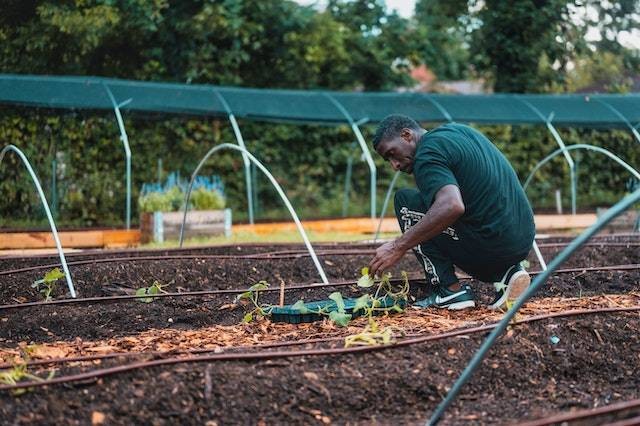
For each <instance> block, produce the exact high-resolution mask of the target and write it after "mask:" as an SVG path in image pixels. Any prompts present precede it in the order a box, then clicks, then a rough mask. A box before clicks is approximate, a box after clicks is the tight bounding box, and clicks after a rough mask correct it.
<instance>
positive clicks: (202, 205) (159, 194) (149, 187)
mask: <svg viewBox="0 0 640 426" xmlns="http://www.w3.org/2000/svg"><path fill="white" fill-rule="evenodd" d="M187 188H188V184H187V183H186V182H185V181H184V180H183V179H180V177H179V176H178V174H177V173H171V174H170V175H169V177H168V178H167V181H166V183H165V184H164V185H160V184H157V183H156V184H148V183H145V184H144V185H143V186H142V191H141V192H140V194H141V195H140V196H139V197H138V207H139V208H140V212H143V213H152V212H157V211H160V212H176V211H180V210H182V204H183V202H184V197H185V192H186V191H187ZM223 191H224V186H223V185H222V182H221V181H220V178H219V177H218V176H212V177H201V176H198V177H197V178H196V180H195V181H194V184H193V189H192V191H191V198H190V199H189V200H190V206H189V208H190V209H191V210H218V209H223V208H224V207H225V198H224V193H223Z"/></svg>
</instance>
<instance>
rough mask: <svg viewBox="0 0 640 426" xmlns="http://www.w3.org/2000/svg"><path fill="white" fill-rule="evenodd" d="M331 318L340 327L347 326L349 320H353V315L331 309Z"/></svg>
mask: <svg viewBox="0 0 640 426" xmlns="http://www.w3.org/2000/svg"><path fill="white" fill-rule="evenodd" d="M329 319H331V321H333V322H335V323H336V324H337V325H339V326H340V327H346V326H347V324H349V321H351V315H350V314H345V313H344V312H336V311H331V312H329Z"/></svg>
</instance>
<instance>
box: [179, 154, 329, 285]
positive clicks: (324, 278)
mask: <svg viewBox="0 0 640 426" xmlns="http://www.w3.org/2000/svg"><path fill="white" fill-rule="evenodd" d="M222 149H232V150H235V151H240V152H241V153H244V154H245V155H246V156H247V158H248V159H249V160H250V161H251V162H253V164H255V165H256V167H258V169H260V171H262V173H264V174H265V175H266V176H267V178H269V181H270V182H271V184H272V185H273V187H274V188H275V190H276V191H277V192H278V195H280V198H282V201H283V202H284V204H285V206H286V207H287V209H288V210H289V213H290V214H291V217H292V218H293V221H294V222H295V223H296V227H297V228H298V231H299V232H300V235H301V236H302V240H303V241H304V244H305V246H306V247H307V250H308V251H309V255H310V256H311V259H312V260H313V263H314V265H315V266H316V269H317V270H318V274H320V278H321V279H322V282H323V283H324V284H329V280H328V279H327V276H326V275H325V273H324V269H323V268H322V266H321V265H320V261H319V260H318V257H317V256H316V252H315V251H314V250H313V247H312V246H311V243H310V242H309V238H307V233H306V232H305V231H304V228H303V227H302V224H301V223H300V219H298V215H297V214H296V212H295V210H294V209H293V206H291V203H290V202H289V199H288V198H287V196H286V195H285V193H284V191H283V190H282V187H280V184H279V183H278V182H277V181H276V179H275V178H274V177H273V175H272V174H271V173H270V172H269V170H267V168H266V167H265V166H264V165H262V163H261V162H260V161H258V159H257V158H256V157H254V156H253V155H252V154H251V153H250V152H249V151H247V150H246V149H245V148H242V147H239V146H238V145H234V144H230V143H223V144H221V145H218V146H214V147H213V148H211V149H210V150H209V152H207V154H206V155H205V156H204V157H203V158H202V160H200V163H198V166H197V167H196V169H195V170H194V172H193V174H192V175H191V181H190V182H189V188H188V189H187V193H186V194H185V197H184V214H183V216H182V225H181V226H180V248H182V243H183V241H184V226H185V223H186V221H187V212H188V211H189V199H190V198H191V190H192V189H193V183H194V182H195V180H196V177H197V176H198V172H199V171H200V169H201V168H202V166H204V164H205V163H206V161H207V160H208V159H209V157H211V155H213V154H215V153H216V152H218V151H220V150H222Z"/></svg>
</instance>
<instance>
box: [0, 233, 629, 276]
mask: <svg viewBox="0 0 640 426" xmlns="http://www.w3.org/2000/svg"><path fill="white" fill-rule="evenodd" d="M567 245H568V243H542V244H538V248H555V247H566V246H567ZM582 247H625V248H631V247H640V243H636V242H627V243H617V242H607V241H603V242H599V243H598V242H592V243H586V244H583V245H582ZM316 254H317V255H318V256H362V255H372V254H375V249H373V248H371V249H360V250H357V249H353V250H320V251H316ZM66 257H67V258H68V257H70V256H69V255H67V256H66ZM304 257H309V252H308V251H305V250H281V251H272V252H264V253H252V254H242V255H232V254H182V255H179V254H168V255H160V256H131V257H107V258H92V259H84V260H76V261H71V262H67V265H70V266H81V265H90V264H94V263H95V264H97V263H112V262H135V261H141V262H156V261H157V262H160V261H163V260H187V259H196V260H197V259H248V260H274V259H301V258H304ZM7 259H14V258H7ZM1 260H4V259H2V258H0V261H1ZM59 266H61V264H60V263H49V264H46V265H34V266H26V267H24V268H17V269H7V270H4V271H0V276H2V275H11V274H18V273H23V272H30V271H37V270H40V269H52V268H56V267H59Z"/></svg>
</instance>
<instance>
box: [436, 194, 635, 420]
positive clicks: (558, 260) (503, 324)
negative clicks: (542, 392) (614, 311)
mask: <svg viewBox="0 0 640 426" xmlns="http://www.w3.org/2000/svg"><path fill="white" fill-rule="evenodd" d="M638 201H640V189H637V190H636V191H634V192H633V193H631V194H630V195H628V196H627V197H625V198H623V199H622V200H621V201H619V202H618V203H616V204H615V205H614V206H613V207H611V208H610V209H609V210H607V211H606V213H605V214H603V215H602V217H601V218H600V219H599V220H598V221H597V222H596V223H595V224H594V225H592V226H591V227H589V228H588V229H587V230H586V231H585V232H583V233H582V234H580V235H579V236H578V237H577V238H576V239H575V240H573V241H572V242H571V244H569V245H568V246H567V247H566V248H565V249H564V250H562V251H561V252H560V253H559V254H558V255H557V256H556V257H555V258H554V259H553V260H552V261H551V263H550V264H549V266H548V269H547V270H545V271H544V272H542V273H541V274H540V275H538V276H537V277H536V278H535V279H534V280H533V282H532V283H531V285H530V286H529V288H528V289H527V290H526V291H525V292H524V294H522V295H521V296H520V297H519V298H518V300H516V301H515V303H514V305H513V307H512V308H511V309H509V311H507V313H506V314H505V315H504V317H503V319H502V320H501V321H500V323H498V326H497V327H496V328H495V329H494V330H493V331H492V332H491V334H490V335H489V337H487V339H486V340H485V341H484V343H483V344H482V346H481V347H480V349H478V351H477V352H476V354H475V355H474V356H473V357H472V358H471V361H469V364H468V365H467V367H466V368H465V369H464V371H463V372H462V374H461V375H460V377H458V380H456V382H455V383H454V385H453V386H452V387H451V390H450V391H449V393H448V394H447V396H446V398H445V399H444V400H443V401H442V402H441V403H440V404H439V405H438V407H437V408H436V410H435V411H434V413H433V414H432V416H431V418H430V419H429V420H428V421H427V423H426V424H427V425H429V426H430V425H435V424H437V423H438V421H439V420H440V417H442V414H443V413H444V411H445V410H446V409H447V407H449V405H451V403H452V402H453V400H454V399H455V398H456V396H457V395H458V393H459V392H460V390H461V389H462V386H464V384H465V383H466V382H467V381H468V380H469V379H470V378H471V375H472V374H473V373H474V372H475V370H476V369H477V368H478V367H479V366H480V364H481V362H482V360H483V359H484V357H485V355H486V354H487V352H488V351H489V349H491V347H492V346H493V344H494V343H495V341H496V339H497V338H498V336H500V335H501V334H502V332H503V331H504V330H505V329H506V328H507V326H508V325H509V321H511V319H512V318H513V317H514V316H515V315H516V313H517V312H518V310H519V309H520V308H521V307H522V305H524V303H525V302H526V301H527V300H528V299H529V298H530V297H531V296H533V294H534V293H535V292H536V291H538V289H539V288H540V287H541V286H542V285H543V284H544V283H545V282H546V281H547V278H549V276H551V274H552V273H553V272H554V271H555V270H556V269H558V267H559V266H560V265H561V264H562V263H563V262H564V261H565V260H567V258H568V257H569V256H571V254H573V252H574V251H576V249H578V248H579V247H580V246H581V245H582V244H584V243H585V242H586V241H587V240H588V239H589V238H590V237H591V236H592V235H593V234H595V233H596V232H598V231H599V230H600V229H601V228H603V227H604V226H605V225H606V224H607V223H609V222H610V221H611V220H612V219H613V218H615V217H616V216H618V215H619V214H621V213H622V212H624V211H625V210H627V209H628V208H629V207H631V206H632V205H633V204H634V203H637V202H638Z"/></svg>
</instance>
